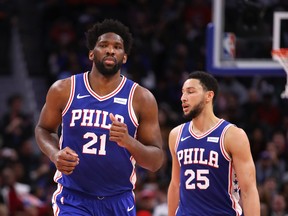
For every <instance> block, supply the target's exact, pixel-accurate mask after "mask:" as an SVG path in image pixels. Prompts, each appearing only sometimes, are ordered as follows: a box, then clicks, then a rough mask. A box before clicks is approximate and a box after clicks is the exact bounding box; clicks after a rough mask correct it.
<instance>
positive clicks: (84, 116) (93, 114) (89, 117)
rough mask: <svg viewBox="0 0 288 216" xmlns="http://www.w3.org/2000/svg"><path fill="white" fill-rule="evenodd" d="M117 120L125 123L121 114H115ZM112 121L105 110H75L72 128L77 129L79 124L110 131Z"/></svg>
mask: <svg viewBox="0 0 288 216" xmlns="http://www.w3.org/2000/svg"><path fill="white" fill-rule="evenodd" d="M114 115H115V118H116V119H117V120H118V121H120V122H122V123H124V122H125V121H124V117H123V116H122V115H119V114H114ZM110 122H111V120H110V118H109V112H107V111H105V110H94V109H83V110H82V109H74V110H72V111H71V122H70V127H75V126H76V125H77V124H78V125H80V126H82V127H96V128H104V129H108V130H109V129H110V127H111V123H110Z"/></svg>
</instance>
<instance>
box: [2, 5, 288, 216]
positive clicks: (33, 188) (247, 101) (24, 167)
mask: <svg viewBox="0 0 288 216" xmlns="http://www.w3.org/2000/svg"><path fill="white" fill-rule="evenodd" d="M273 2H277V0H274V1H273ZM211 4H212V3H211V0H186V1H177V0H162V1H148V0H136V1H129V0H102V1H101V0H97V1H96V0H85V1H84V0H61V1H57V0H42V1H37V3H36V4H35V7H36V8H37V10H39V11H40V12H41V15H42V16H41V17H39V19H41V21H42V27H43V28H42V37H43V39H42V40H43V47H41V49H42V52H44V53H45V55H46V56H45V59H47V61H46V64H47V65H44V66H43V68H46V70H44V69H43V70H42V71H43V74H42V76H43V77H45V78H46V79H47V86H49V85H50V84H51V83H52V82H54V81H55V80H57V79H62V78H65V77H68V76H70V75H73V74H76V73H80V72H84V71H87V70H90V67H91V63H90V62H89V61H88V58H87V54H88V50H87V48H86V46H85V31H86V30H87V29H88V27H89V26H90V25H91V24H93V23H94V22H96V21H99V20H102V19H103V18H113V19H118V20H120V21H122V22H123V23H125V24H126V25H128V26H129V28H130V30H131V32H132V34H133V37H134V46H133V50H132V53H131V55H130V56H129V58H128V62H127V64H125V66H124V68H123V70H122V73H123V74H124V75H126V76H127V77H129V78H131V79H133V80H135V81H136V82H138V83H140V84H141V85H143V86H145V87H147V88H149V89H150V90H151V91H152V92H153V93H154V95H155V97H156V99H157V101H158V106H159V122H160V125H161V130H162V136H163V140H164V150H165V152H166V153H167V154H166V155H165V156H166V157H165V163H164V164H163V166H162V168H161V169H160V170H159V171H158V172H156V173H152V172H148V171H146V170H144V169H141V168H139V167H137V177H138V178H137V185H136V188H135V196H136V204H137V216H167V188H168V185H169V181H170V174H171V157H170V154H169V151H168V145H167V141H168V135H169V132H170V130H171V129H172V128H173V127H175V126H176V125H178V124H180V123H182V122H183V121H184V120H183V118H182V110H181V103H180V96H181V87H182V83H183V80H185V78H186V76H187V74H188V73H189V72H190V71H193V70H205V52H206V51H205V31H206V26H207V24H208V23H209V22H211V16H212V12H211ZM0 21H1V14H0ZM36 55H37V54H36ZM216 78H217V79H218V80H219V84H220V93H219V96H218V98H217V101H216V104H215V112H216V114H217V115H218V116H219V117H221V118H225V119H226V120H228V121H230V122H232V123H234V124H235V125H237V126H239V127H242V128H243V129H244V130H245V131H246V132H247V134H248V137H249V140H250V143H251V151H252V154H253V159H254V161H255V165H256V172H257V185H258V189H259V194H260V199H261V211H262V213H261V215H262V216H274V215H277V216H280V215H281V216H282V215H283V216H284V215H288V109H287V108H288V101H287V100H285V99H281V98H280V97H279V96H280V93H281V91H282V90H283V88H284V85H285V82H284V81H283V77H281V78H277V77H276V78H275V77H258V76H252V77H237V78H236V77H232V76H227V77H216ZM43 97H45V95H43ZM23 102H24V101H23V95H21V93H20V92H19V94H14V95H11V96H9V97H8V98H7V110H8V112H7V113H5V114H4V115H3V116H1V118H0V158H1V160H0V191H1V193H0V215H1V216H2V215H3V216H6V215H7V216H8V215H9V216H16V215H22V216H38V215H39V216H40V215H41V216H48V215H52V212H51V211H52V208H51V195H52V193H53V191H54V190H55V189H56V185H55V183H54V182H53V175H54V172H55V167H54V165H53V164H52V163H51V162H50V161H49V159H48V158H47V157H46V156H44V155H43V154H42V153H40V151H39V149H38V147H37V146H36V144H35V140H34V127H35V125H34V124H35V123H34V122H33V120H32V119H33V118H32V113H26V112H25V110H24V109H23Z"/></svg>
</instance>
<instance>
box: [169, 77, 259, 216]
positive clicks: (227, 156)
mask: <svg viewBox="0 0 288 216" xmlns="http://www.w3.org/2000/svg"><path fill="white" fill-rule="evenodd" d="M217 91H218V83H217V81H216V79H215V78H214V77H212V76H211V75H210V74H208V73H206V72H200V71H197V72H193V73H191V74H190V75H189V77H188V79H187V80H186V81H185V82H184V84H183V88H182V97H181V101H182V108H183V113H184V117H186V118H187V120H188V122H186V123H184V124H181V125H179V126H177V127H175V128H174V129H172V131H171V132H170V135H169V148H170V151H171V154H172V177H171V182H170V185H169V189H168V208H169V216H172V215H177V216H180V215H189V216H207V215H213V216H232V215H233V216H240V215H243V213H242V208H241V206H242V205H241V206H240V203H239V199H240V196H239V195H240V188H241V203H242V204H243V209H244V214H245V216H260V207H259V206H260V204H259V195H258V191H257V188H256V180H255V166H254V163H253V160H252V156H251V152H250V146H249V141H248V138H247V136H246V133H245V132H244V131H243V130H242V129H240V128H238V127H236V126H235V125H232V124H231V123H229V122H227V121H225V120H224V119H220V118H217V117H216V116H215V114H214V111H213V104H214V101H215V98H216V95H217Z"/></svg>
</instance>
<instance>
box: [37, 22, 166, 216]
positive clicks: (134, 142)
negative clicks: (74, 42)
mask: <svg viewBox="0 0 288 216" xmlns="http://www.w3.org/2000/svg"><path fill="white" fill-rule="evenodd" d="M86 36H87V46H88V49H89V59H90V60H91V61H92V62H93V66H92V69H91V71H88V72H85V73H82V74H77V75H74V76H72V77H70V78H67V79H63V80H58V81H56V82H55V83H54V84H53V85H52V86H51V87H50V89H49V91H48V93H47V97H46V103H45V105H44V107H43V109H42V111H41V114H40V118H39V122H38V124H37V126H36V128H35V134H36V140H37V143H38V145H39V147H40V149H41V150H42V151H43V152H44V153H45V154H46V155H47V156H48V157H49V158H50V160H51V161H52V162H53V163H54V164H55V166H56V168H57V172H56V173H55V176H54V181H55V182H56V183H58V188H57V190H56V191H55V193H54V194H53V197H52V204H53V211H54V215H61V216H63V215H83V216H84V215H97V216H107V215H120V216H122V215H132V216H133V215H136V208H135V203H134V195H133V189H134V185H135V181H136V175H135V164H138V165H139V166H142V167H144V168H146V169H148V170H150V171H156V170H158V169H159V168H160V167H161V165H162V161H163V151H162V138H161V134H160V128H159V124H158V108H157V103H156V100H155V98H154V96H153V95H152V93H151V92H150V91H148V90H147V89H145V88H143V87H141V86H139V85H138V84H137V83H135V82H133V81H131V80H129V79H127V78H126V77H125V76H123V75H121V70H120V69H121V66H122V64H124V63H126V61H127V55H128V54H129V52H130V49H131V43H132V36H131V34H130V33H129V29H128V28H127V27H126V26H124V25H123V24H122V23H120V22H119V21H116V20H110V19H106V20H104V21H103V22H101V23H96V24H95V25H94V26H93V27H92V28H91V29H89V30H88V32H87V34H86ZM60 125H61V126H62V127H61V136H60V137H58V135H57V131H58V128H59V126H60Z"/></svg>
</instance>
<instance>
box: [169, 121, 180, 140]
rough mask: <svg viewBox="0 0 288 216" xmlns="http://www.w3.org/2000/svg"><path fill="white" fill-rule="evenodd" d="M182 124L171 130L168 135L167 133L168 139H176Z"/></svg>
mask: <svg viewBox="0 0 288 216" xmlns="http://www.w3.org/2000/svg"><path fill="white" fill-rule="evenodd" d="M183 125H184V124H180V125H177V126H176V127H174V128H172V129H171V130H170V133H169V137H170V138H173V137H177V135H178V134H179V132H180V130H181V128H182V127H183Z"/></svg>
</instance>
